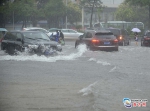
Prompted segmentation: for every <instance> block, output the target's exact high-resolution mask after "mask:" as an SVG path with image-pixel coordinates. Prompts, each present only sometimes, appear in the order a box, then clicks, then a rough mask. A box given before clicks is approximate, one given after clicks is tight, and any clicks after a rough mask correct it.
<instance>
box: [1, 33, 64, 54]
mask: <svg viewBox="0 0 150 111" xmlns="http://www.w3.org/2000/svg"><path fill="white" fill-rule="evenodd" d="M1 49H2V50H6V52H7V53H8V54H10V55H14V54H17V53H18V51H19V52H25V51H26V52H28V53H29V54H37V55H46V56H48V55H53V54H56V53H57V52H58V51H62V47H61V45H59V44H58V43H57V42H54V41H51V40H50V39H49V37H48V36H47V35H46V34H45V33H43V32H40V31H10V32H8V33H7V34H6V35H5V36H4V39H3V40H2V43H1Z"/></svg>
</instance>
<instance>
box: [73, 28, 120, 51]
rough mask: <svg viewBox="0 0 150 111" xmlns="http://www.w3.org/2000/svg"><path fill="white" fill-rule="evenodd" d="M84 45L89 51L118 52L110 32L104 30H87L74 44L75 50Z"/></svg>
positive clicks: (116, 41)
mask: <svg viewBox="0 0 150 111" xmlns="http://www.w3.org/2000/svg"><path fill="white" fill-rule="evenodd" d="M80 44H85V45H86V46H87V48H89V49H90V50H113V51H118V40H117V39H116V37H115V36H114V35H113V33H112V32H110V31H108V30H106V31H104V30H103V31H102V30H98V31H95V30H88V31H85V33H84V34H83V35H81V36H80V37H79V39H77V40H76V42H75V48H76V47H77V46H78V45H80Z"/></svg>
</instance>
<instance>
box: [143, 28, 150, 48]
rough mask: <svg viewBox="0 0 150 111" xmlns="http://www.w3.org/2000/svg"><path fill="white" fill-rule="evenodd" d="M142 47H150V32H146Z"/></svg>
mask: <svg viewBox="0 0 150 111" xmlns="http://www.w3.org/2000/svg"><path fill="white" fill-rule="evenodd" d="M141 46H150V31H149V30H148V31H146V32H145V34H144V36H143V37H142V38H141Z"/></svg>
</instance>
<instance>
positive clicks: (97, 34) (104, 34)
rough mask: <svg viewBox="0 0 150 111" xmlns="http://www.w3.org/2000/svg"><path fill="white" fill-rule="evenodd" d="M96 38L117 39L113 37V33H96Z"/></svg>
mask: <svg viewBox="0 0 150 111" xmlns="http://www.w3.org/2000/svg"><path fill="white" fill-rule="evenodd" d="M95 37H97V38H101V39H115V38H116V37H115V36H114V35H113V33H96V34H95Z"/></svg>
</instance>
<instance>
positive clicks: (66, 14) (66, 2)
mask: <svg viewBox="0 0 150 111" xmlns="http://www.w3.org/2000/svg"><path fill="white" fill-rule="evenodd" d="M66 7H67V0H66ZM66 29H67V9H66Z"/></svg>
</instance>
